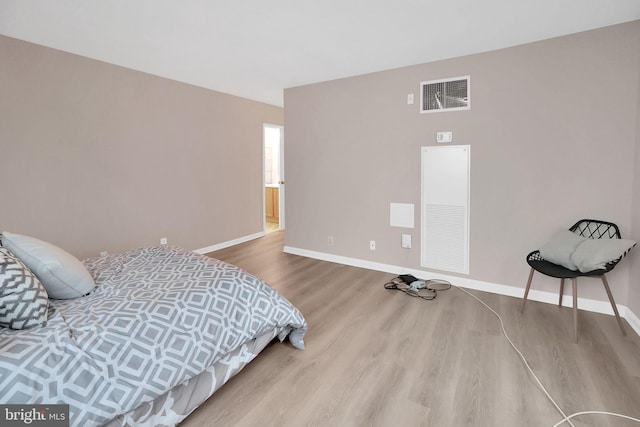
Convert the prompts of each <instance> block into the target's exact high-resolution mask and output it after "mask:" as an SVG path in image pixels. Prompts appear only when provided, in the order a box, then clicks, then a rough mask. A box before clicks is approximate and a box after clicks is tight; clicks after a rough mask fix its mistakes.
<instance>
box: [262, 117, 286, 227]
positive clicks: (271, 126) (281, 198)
mask: <svg viewBox="0 0 640 427" xmlns="http://www.w3.org/2000/svg"><path fill="white" fill-rule="evenodd" d="M274 128H275V129H278V130H279V131H280V165H279V166H280V180H279V182H278V228H279V229H280V230H284V226H285V221H284V207H285V203H284V197H285V194H284V192H285V191H284V187H285V184H284V183H285V179H284V176H285V175H284V126H282V125H274V124H272V123H263V124H262V231H263V232H264V233H266V231H267V218H266V201H265V190H264V189H265V187H266V182H265V176H264V175H265V165H264V157H265V156H264V149H265V147H266V134H267V132H266V130H267V129H274Z"/></svg>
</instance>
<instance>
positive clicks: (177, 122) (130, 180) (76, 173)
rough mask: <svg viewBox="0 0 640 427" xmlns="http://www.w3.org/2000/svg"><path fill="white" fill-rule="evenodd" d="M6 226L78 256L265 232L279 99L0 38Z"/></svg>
mask: <svg viewBox="0 0 640 427" xmlns="http://www.w3.org/2000/svg"><path fill="white" fill-rule="evenodd" d="M0 94H1V95H0V153H1V154H0V156H1V157H0V159H1V162H2V163H1V165H0V180H1V181H2V183H3V185H2V187H1V190H0V230H8V231H13V232H15V233H23V234H29V235H32V236H34V237H39V238H41V239H44V240H48V241H51V242H53V243H55V244H58V245H60V246H62V247H64V248H66V249H68V250H69V251H71V252H72V253H74V254H75V255H76V256H79V257H87V256H94V255H97V254H98V253H99V252H100V251H102V250H107V251H110V252H116V251H121V250H125V249H130V248H134V247H138V246H145V245H151V244H157V243H158V242H159V239H160V238H161V237H167V238H168V239H169V243H171V244H177V245H181V246H184V247H186V248H189V249H196V248H202V247H206V246H209V245H213V244H217V243H221V242H225V241H228V240H232V239H235V238H239V237H243V236H247V235H250V234H253V233H258V232H260V231H262V224H263V216H264V215H263V212H262V197H263V196H262V193H263V188H262V124H263V123H264V122H267V123H273V124H282V120H283V114H282V109H281V108H278V107H274V106H270V105H266V104H262V103H258V102H254V101H250V100H246V99H242V98H238V97H234V96H230V95H226V94H223V93H219V92H215V91H211V90H207V89H203V88H199V87H195V86H190V85H187V84H182V83H178V82H175V81H172V80H167V79H163V78H159V77H155V76H151V75H148V74H144V73H140V72H137V71H132V70H129V69H125V68H121V67H117V66H113V65H110V64H106V63H103V62H99V61H94V60H91V59H87V58H83V57H79V56H75V55H71V54H67V53H64V52H60V51H56V50H53V49H49V48H45V47H41V46H37V45H33V44H30V43H26V42H22V41H18V40H15V39H11V38H7V37H0Z"/></svg>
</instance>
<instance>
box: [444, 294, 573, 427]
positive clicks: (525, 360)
mask: <svg viewBox="0 0 640 427" xmlns="http://www.w3.org/2000/svg"><path fill="white" fill-rule="evenodd" d="M453 286H455V285H453ZM455 287H456V288H457V289H460V290H461V291H462V292H464V293H465V294H467V295H469V296H471V297H472V298H474V299H475V300H476V301H478V302H479V303H480V304H482V305H484V306H485V307H487V308H488V309H489V311H491V312H492V313H493V314H494V315H495V316H496V317H497V318H498V320H499V321H500V327H501V328H502V334H503V335H504V337H505V338H506V339H507V341H509V344H511V347H513V349H514V350H515V351H516V353H518V356H520V359H522V362H523V363H524V365H525V366H526V367H527V370H529V373H530V374H531V376H532V377H533V379H534V380H536V383H537V384H538V387H540V389H541V390H542V391H543V393H544V394H545V395H546V396H547V398H548V399H549V401H550V402H551V403H553V406H555V407H556V409H557V410H558V412H560V414H561V415H562V416H563V417H564V419H565V420H566V421H567V422H568V423H569V424H571V425H572V426H573V427H575V424H573V423H572V422H571V420H569V419H568V418H567V415H566V414H565V413H564V411H563V410H562V409H561V408H560V406H558V404H557V403H556V401H555V400H554V399H553V397H551V395H550V394H549V392H548V391H547V389H546V388H545V387H544V386H543V385H542V383H541V382H540V380H539V379H538V376H537V375H536V374H535V372H533V369H531V366H529V362H527V359H526V358H525V357H524V355H523V354H522V352H521V351H520V350H519V349H518V347H516V345H515V344H514V343H513V341H511V338H509V335H508V334H507V331H506V330H505V329H504V322H503V321H502V317H500V315H499V314H498V313H496V311H495V310H494V309H493V308H491V307H489V306H488V305H487V304H486V303H485V302H484V301H482V300H481V299H480V298H478V297H477V296H475V295H473V294H472V293H471V292H468V291H467V290H466V289H463V288H461V287H459V286H455ZM563 421H564V420H563Z"/></svg>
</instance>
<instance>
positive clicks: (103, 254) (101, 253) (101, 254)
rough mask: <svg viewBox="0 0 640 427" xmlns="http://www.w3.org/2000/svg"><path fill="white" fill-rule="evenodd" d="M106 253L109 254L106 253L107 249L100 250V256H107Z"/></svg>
mask: <svg viewBox="0 0 640 427" xmlns="http://www.w3.org/2000/svg"><path fill="white" fill-rule="evenodd" d="M107 255H109V254H108V253H107V251H102V252H100V256H107Z"/></svg>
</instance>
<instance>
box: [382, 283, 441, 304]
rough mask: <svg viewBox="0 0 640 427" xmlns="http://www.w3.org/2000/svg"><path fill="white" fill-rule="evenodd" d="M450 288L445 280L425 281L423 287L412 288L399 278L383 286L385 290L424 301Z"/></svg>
mask: <svg viewBox="0 0 640 427" xmlns="http://www.w3.org/2000/svg"><path fill="white" fill-rule="evenodd" d="M450 287H451V283H449V282H447V281H446V280H437V279H434V280H426V281H425V282H424V287H422V288H416V287H412V286H411V283H406V282H405V281H404V280H402V279H401V278H400V277H396V278H394V279H392V280H391V281H390V282H387V283H385V284H384V288H385V289H389V290H394V291H401V292H403V293H405V294H407V295H409V296H410V297H414V298H421V299H424V300H428V301H430V300H432V299H435V298H436V297H437V296H438V292H437V291H446V290H447V289H449V288H450Z"/></svg>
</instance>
